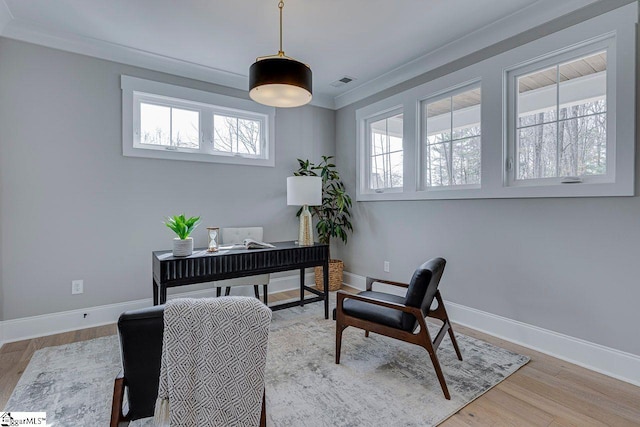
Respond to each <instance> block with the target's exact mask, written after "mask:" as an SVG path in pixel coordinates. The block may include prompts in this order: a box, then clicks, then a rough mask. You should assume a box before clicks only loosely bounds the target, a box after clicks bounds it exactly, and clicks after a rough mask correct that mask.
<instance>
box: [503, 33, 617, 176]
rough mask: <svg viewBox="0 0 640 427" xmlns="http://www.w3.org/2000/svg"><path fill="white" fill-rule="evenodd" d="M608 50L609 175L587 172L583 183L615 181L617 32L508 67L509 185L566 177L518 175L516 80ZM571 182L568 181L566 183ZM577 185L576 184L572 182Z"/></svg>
mask: <svg viewBox="0 0 640 427" xmlns="http://www.w3.org/2000/svg"><path fill="white" fill-rule="evenodd" d="M602 51H606V52H607V113H606V114H607V159H606V162H607V173H606V174H605V175H592V176H590V175H586V176H582V177H581V179H582V182H581V183H580V184H579V185H582V184H602V183H615V176H616V173H615V169H616V161H615V158H616V156H615V152H616V145H617V144H615V143H614V141H615V140H616V139H615V138H616V121H615V117H614V116H615V114H610V113H609V112H610V111H615V110H616V109H615V105H616V93H615V88H616V75H617V74H616V63H617V61H616V49H615V34H605V35H603V36H601V37H598V38H596V39H595V40H588V41H585V42H584V43H581V44H580V45H578V46H573V47H571V48H569V49H563V50H559V51H557V52H554V53H553V54H552V55H549V56H546V57H545V58H542V59H537V60H536V61H528V62H526V63H524V64H522V65H519V66H516V67H511V68H510V69H507V70H505V79H506V86H507V94H506V97H507V98H506V99H507V102H506V105H507V120H506V123H505V126H506V130H505V134H506V138H507V141H506V146H507V148H506V150H507V159H506V161H507V162H508V164H510V165H511V167H510V168H505V177H504V183H505V185H506V186H513V187H516V186H519V187H538V186H551V185H554V186H556V185H560V184H562V180H563V178H562V177H553V178H535V179H516V177H515V174H516V171H517V164H516V162H517V159H516V133H517V129H516V126H515V124H516V110H517V97H518V91H517V90H516V81H517V79H518V77H520V76H522V75H526V74H529V73H532V72H535V71H538V70H543V69H545V68H549V67H551V66H554V65H557V64H559V63H565V62H569V61H571V60H572V59H577V58H582V57H585V56H588V55H589V54H592V53H597V52H602ZM565 185H568V184H565ZM571 185H574V184H571Z"/></svg>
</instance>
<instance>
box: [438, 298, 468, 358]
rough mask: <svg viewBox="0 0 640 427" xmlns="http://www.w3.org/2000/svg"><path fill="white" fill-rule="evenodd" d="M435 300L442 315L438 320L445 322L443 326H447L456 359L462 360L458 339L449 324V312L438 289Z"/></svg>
mask: <svg viewBox="0 0 640 427" xmlns="http://www.w3.org/2000/svg"><path fill="white" fill-rule="evenodd" d="M436 300H437V301H438V309H439V310H441V311H442V317H441V318H440V320H442V321H443V322H444V323H445V326H448V327H449V338H451V344H453V348H454V349H455V351H456V355H457V356H458V360H462V354H461V353H460V348H459V347H458V341H457V340H456V336H455V334H454V333H453V327H452V326H451V321H450V320H449V314H448V313H447V309H446V308H444V301H443V300H442V295H440V291H437V292H436Z"/></svg>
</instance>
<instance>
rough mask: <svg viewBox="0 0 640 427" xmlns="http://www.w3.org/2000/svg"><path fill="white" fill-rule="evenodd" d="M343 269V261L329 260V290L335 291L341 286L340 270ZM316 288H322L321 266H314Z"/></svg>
mask: <svg viewBox="0 0 640 427" xmlns="http://www.w3.org/2000/svg"><path fill="white" fill-rule="evenodd" d="M343 270H344V262H342V260H339V259H330V260H329V290H330V291H337V290H338V289H340V288H341V287H342V271H343ZM315 275H316V289H318V290H320V291H322V290H324V284H323V279H324V277H323V274H322V267H316V268H315Z"/></svg>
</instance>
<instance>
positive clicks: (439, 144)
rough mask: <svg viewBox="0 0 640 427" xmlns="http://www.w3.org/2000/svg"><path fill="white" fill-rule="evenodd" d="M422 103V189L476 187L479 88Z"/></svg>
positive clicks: (478, 162) (452, 93) (477, 184)
mask: <svg viewBox="0 0 640 427" xmlns="http://www.w3.org/2000/svg"><path fill="white" fill-rule="evenodd" d="M474 86H476V87H473V88H469V87H468V86H467V87H465V88H464V89H459V90H456V91H454V92H449V93H447V94H446V95H444V97H442V96H440V97H438V98H437V99H434V100H427V101H423V102H422V108H421V110H422V115H423V118H422V129H423V131H422V134H423V135H424V140H423V153H424V164H423V168H424V169H423V171H422V173H423V176H424V183H423V184H424V187H425V188H426V189H429V188H435V187H458V188H460V187H461V186H479V185H480V137H481V131H480V129H481V125H480V104H481V89H480V87H479V85H474Z"/></svg>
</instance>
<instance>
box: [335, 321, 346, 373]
mask: <svg viewBox="0 0 640 427" xmlns="http://www.w3.org/2000/svg"><path fill="white" fill-rule="evenodd" d="M344 330H345V327H344V326H342V325H341V324H340V323H336V365H339V364H340V350H341V347H342V331H344Z"/></svg>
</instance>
